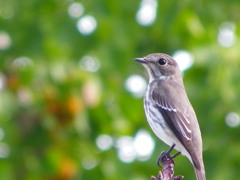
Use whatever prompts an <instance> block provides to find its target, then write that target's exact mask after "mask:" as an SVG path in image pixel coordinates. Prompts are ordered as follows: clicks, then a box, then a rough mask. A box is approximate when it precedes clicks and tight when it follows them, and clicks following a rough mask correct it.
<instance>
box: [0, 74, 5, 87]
mask: <svg viewBox="0 0 240 180" xmlns="http://www.w3.org/2000/svg"><path fill="white" fill-rule="evenodd" d="M5 85H6V79H5V76H4V75H3V74H1V73H0V91H1V90H3V88H4V87H5Z"/></svg>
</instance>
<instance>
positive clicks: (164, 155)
mask: <svg viewBox="0 0 240 180" xmlns="http://www.w3.org/2000/svg"><path fill="white" fill-rule="evenodd" d="M175 146H176V144H173V145H172V146H171V147H170V149H169V150H168V151H167V152H162V153H161V155H160V156H159V158H158V160H157V165H158V166H159V167H161V163H163V162H164V161H165V160H167V159H170V160H171V161H172V162H173V163H174V161H173V159H174V158H176V157H177V156H178V155H180V154H181V152H178V153H176V154H175V155H173V156H171V155H170V153H171V152H172V150H173V149H174V147H175Z"/></svg>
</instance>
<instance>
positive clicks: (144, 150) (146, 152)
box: [133, 130, 155, 161]
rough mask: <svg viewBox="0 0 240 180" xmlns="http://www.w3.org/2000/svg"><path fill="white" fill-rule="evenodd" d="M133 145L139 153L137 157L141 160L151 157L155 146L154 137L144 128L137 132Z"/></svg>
mask: <svg viewBox="0 0 240 180" xmlns="http://www.w3.org/2000/svg"><path fill="white" fill-rule="evenodd" d="M133 145H134V148H135V150H136V153H137V159H138V160H141V161H144V160H147V159H149V158H150V157H151V155H152V153H153V150H154V147H155V143H154V140H153V138H152V137H151V135H150V134H149V133H148V132H147V131H144V130H139V131H138V132H137V134H136V136H135V138H134V142H133Z"/></svg>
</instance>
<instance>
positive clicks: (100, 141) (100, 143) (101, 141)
mask: <svg viewBox="0 0 240 180" xmlns="http://www.w3.org/2000/svg"><path fill="white" fill-rule="evenodd" d="M96 145H97V147H98V148H99V149H100V150H102V151H106V150H109V149H110V148H111V147H112V146H113V139H112V137H111V136H109V135H107V134H101V135H99V136H98V137H97V139H96Z"/></svg>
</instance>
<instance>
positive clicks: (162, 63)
mask: <svg viewBox="0 0 240 180" xmlns="http://www.w3.org/2000/svg"><path fill="white" fill-rule="evenodd" d="M158 63H159V64H160V65H165V64H166V63H167V60H166V59H163V58H161V59H159V60H158Z"/></svg>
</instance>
